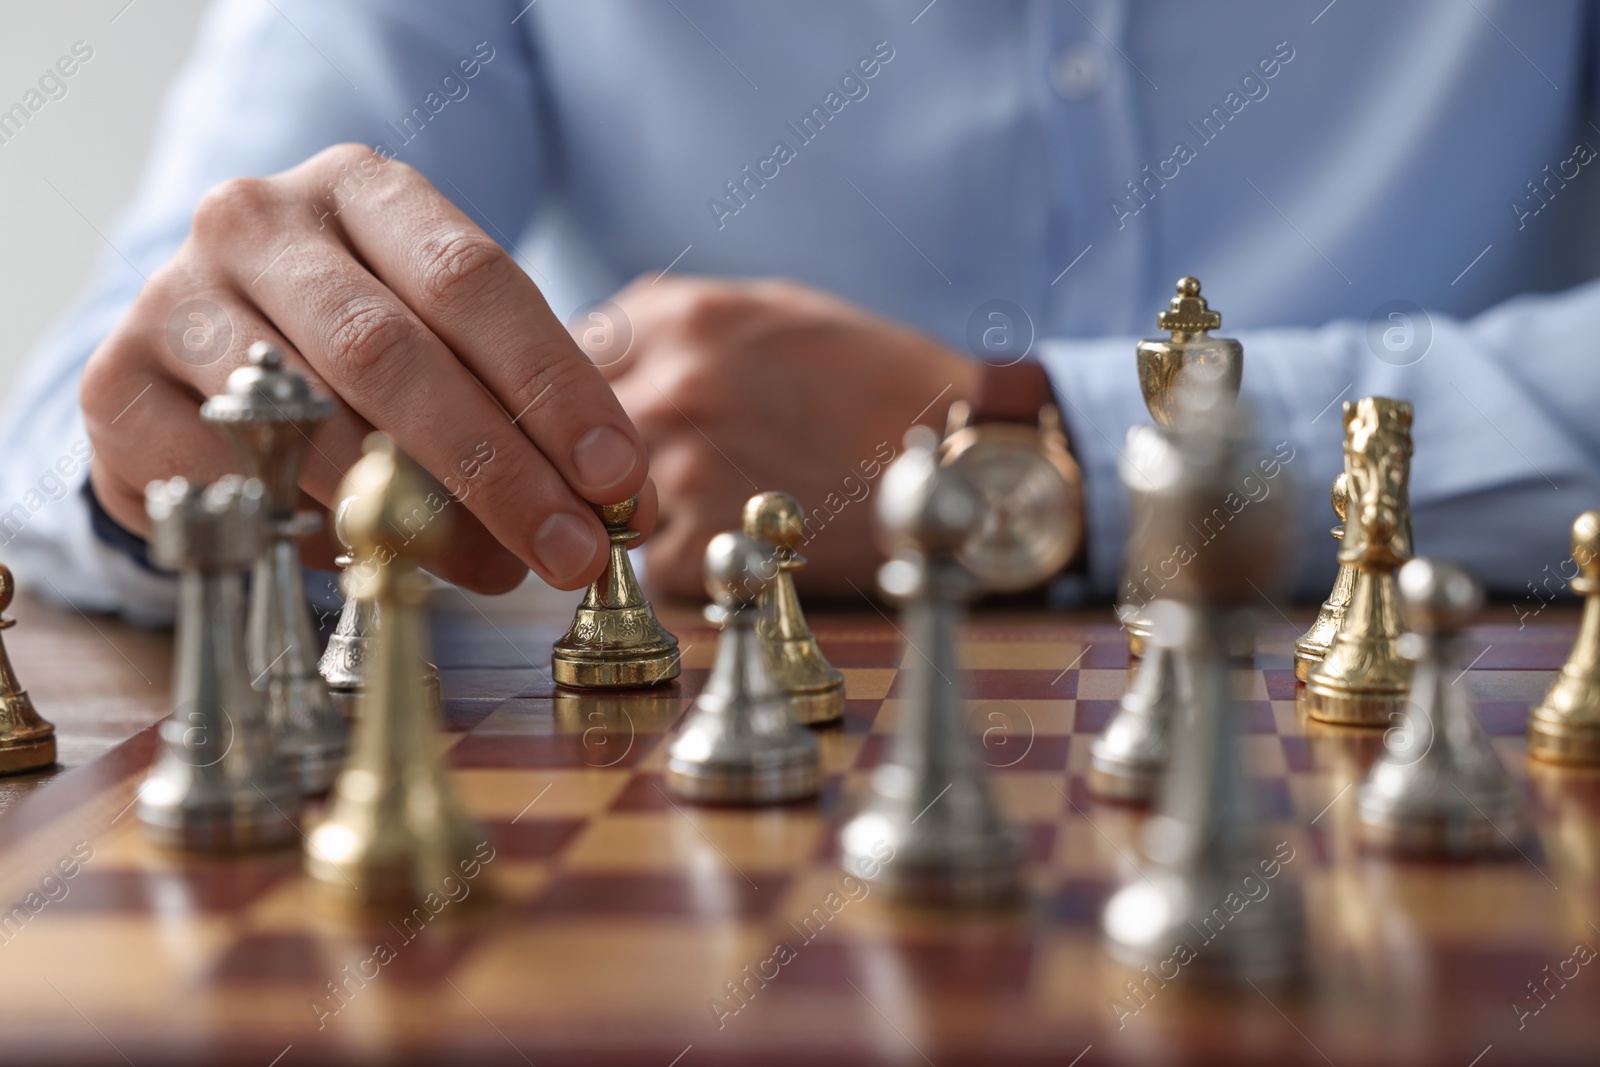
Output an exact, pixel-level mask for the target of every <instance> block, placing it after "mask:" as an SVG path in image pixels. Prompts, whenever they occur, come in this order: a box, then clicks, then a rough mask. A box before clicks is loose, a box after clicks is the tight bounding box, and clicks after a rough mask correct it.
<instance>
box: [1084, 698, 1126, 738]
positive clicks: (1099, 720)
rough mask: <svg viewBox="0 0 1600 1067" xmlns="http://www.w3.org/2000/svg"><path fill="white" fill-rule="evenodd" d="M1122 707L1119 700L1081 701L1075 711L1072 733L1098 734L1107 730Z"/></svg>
mask: <svg viewBox="0 0 1600 1067" xmlns="http://www.w3.org/2000/svg"><path fill="white" fill-rule="evenodd" d="M1119 707H1121V701H1117V700H1080V701H1078V705H1077V707H1076V708H1074V709H1073V719H1072V732H1073V733H1075V734H1098V733H1100V732H1101V731H1102V730H1104V729H1105V728H1106V724H1107V723H1109V722H1110V721H1111V717H1112V716H1113V715H1115V714H1116V713H1117V709H1118V708H1119Z"/></svg>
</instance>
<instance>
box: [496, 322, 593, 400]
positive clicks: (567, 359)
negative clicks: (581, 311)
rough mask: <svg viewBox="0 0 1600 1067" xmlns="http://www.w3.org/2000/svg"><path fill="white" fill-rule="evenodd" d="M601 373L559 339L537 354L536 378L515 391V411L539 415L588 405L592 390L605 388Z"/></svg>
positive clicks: (535, 353)
mask: <svg viewBox="0 0 1600 1067" xmlns="http://www.w3.org/2000/svg"><path fill="white" fill-rule="evenodd" d="M599 375H600V372H599V371H598V370H596V369H595V367H594V365H593V364H592V363H590V362H589V361H588V360H586V359H584V358H583V357H582V356H580V355H578V354H577V353H576V352H575V351H574V350H573V348H572V345H571V343H570V342H567V341H564V340H562V339H560V338H557V339H556V340H555V341H554V342H553V343H550V344H546V345H541V346H540V347H539V348H538V349H536V350H535V352H534V354H533V374H532V376H531V377H530V378H529V379H528V381H527V383H526V384H525V385H523V386H521V387H520V388H518V389H516V390H514V394H513V396H512V398H511V399H512V401H513V402H514V403H515V404H516V405H517V407H516V409H515V410H518V411H522V412H524V413H525V414H530V415H531V414H536V413H538V412H540V411H543V410H546V409H548V408H551V407H552V406H555V405H561V404H568V403H573V402H578V403H588V402H589V401H587V400H585V399H584V397H585V396H587V395H589V394H590V390H591V389H595V388H603V387H604V386H603V383H602V382H601V381H599Z"/></svg>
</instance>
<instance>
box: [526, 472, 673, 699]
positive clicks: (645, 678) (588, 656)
mask: <svg viewBox="0 0 1600 1067" xmlns="http://www.w3.org/2000/svg"><path fill="white" fill-rule="evenodd" d="M638 507H639V498H638V497H632V498H631V499H628V500H624V501H623V502H622V503H620V504H604V505H600V506H598V507H597V508H596V510H597V511H599V513H600V521H601V522H603V523H605V527H606V536H607V537H609V538H610V540H611V562H610V564H609V565H608V566H607V567H606V569H605V570H604V571H603V572H602V573H601V575H600V577H598V578H596V579H595V581H594V584H593V585H591V586H589V590H588V592H586V593H585V594H584V596H583V603H581V604H579V605H578V610H577V613H576V614H575V615H574V616H573V619H572V625H571V626H570V627H569V628H568V629H567V632H566V635H565V636H564V637H562V638H561V640H559V641H557V642H556V644H555V649H554V651H553V652H552V654H551V657H550V666H551V669H552V673H553V674H554V675H555V680H556V682H557V684H559V685H566V686H572V687H573V688H576V689H632V688H635V687H638V686H643V685H657V684H659V683H661V682H670V681H671V680H672V679H674V678H676V677H677V676H678V639H677V638H676V637H674V636H672V635H671V634H670V633H668V632H667V630H666V628H665V627H664V626H662V625H661V623H660V622H658V621H657V620H656V613H655V612H654V611H653V610H652V609H651V607H650V602H649V601H647V600H646V599H645V598H644V593H643V591H642V590H640V588H639V579H638V577H637V576H636V575H635V574H634V572H633V563H632V561H630V560H629V559H628V545H629V544H631V543H632V542H634V541H637V540H638V539H639V533H638V531H637V530H630V529H629V528H628V523H629V522H631V521H632V520H633V513H634V511H636V510H637V509H638Z"/></svg>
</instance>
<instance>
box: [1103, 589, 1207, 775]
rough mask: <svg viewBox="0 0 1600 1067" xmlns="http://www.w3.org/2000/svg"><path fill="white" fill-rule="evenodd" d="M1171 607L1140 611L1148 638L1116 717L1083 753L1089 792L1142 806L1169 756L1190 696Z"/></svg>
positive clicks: (1167, 603) (1159, 602)
mask: <svg viewBox="0 0 1600 1067" xmlns="http://www.w3.org/2000/svg"><path fill="white" fill-rule="evenodd" d="M1174 607H1175V604H1174V602H1173V601H1170V600H1157V601H1155V602H1154V603H1152V604H1150V605H1149V606H1148V607H1147V608H1146V610H1145V617H1146V618H1148V619H1149V620H1150V636H1149V638H1148V640H1147V642H1146V644H1145V654H1144V658H1142V659H1141V660H1140V661H1139V667H1138V670H1137V673H1136V674H1135V675H1134V677H1133V683H1132V684H1131V685H1130V686H1129V687H1128V692H1127V693H1126V694H1124V695H1123V697H1122V702H1121V704H1120V705H1119V706H1118V708H1117V713H1116V714H1115V715H1113V716H1112V717H1111V721H1110V722H1108V723H1106V726H1105V729H1104V730H1102V731H1101V733H1100V736H1099V737H1097V738H1095V740H1094V744H1093V745H1092V746H1090V749H1089V774H1088V785H1089V790H1090V791H1091V792H1093V793H1094V794H1095V795H1096V796H1099V797H1103V798H1104V799H1107V800H1118V801H1124V802H1126V803H1131V804H1148V803H1150V802H1151V801H1152V800H1154V799H1155V796H1156V790H1157V788H1158V786H1159V785H1160V783H1161V778H1162V775H1163V774H1164V773H1165V771H1166V769H1167V764H1168V761H1169V760H1170V759H1171V758H1172V731H1173V727H1174V725H1175V724H1176V721H1177V719H1178V717H1179V715H1180V714H1181V713H1182V709H1183V708H1184V707H1185V706H1187V704H1188V702H1189V700H1190V699H1192V698H1191V694H1190V686H1189V678H1188V664H1187V660H1186V659H1185V652H1186V650H1185V649H1184V647H1183V646H1182V644H1180V643H1179V642H1178V641H1176V640H1174V638H1173V636H1172V630H1173V629H1174V625H1175V623H1176V622H1178V620H1174V619H1173V618H1172V617H1171V613H1172V611H1173V608H1174Z"/></svg>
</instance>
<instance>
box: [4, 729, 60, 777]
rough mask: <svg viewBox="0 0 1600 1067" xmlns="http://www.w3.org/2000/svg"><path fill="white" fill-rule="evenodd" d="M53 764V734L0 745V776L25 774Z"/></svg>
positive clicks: (54, 759) (54, 757)
mask: <svg viewBox="0 0 1600 1067" xmlns="http://www.w3.org/2000/svg"><path fill="white" fill-rule="evenodd" d="M55 762H56V739H55V735H54V734H52V735H50V736H49V737H43V738H38V739H36V740H33V741H14V742H12V743H10V744H0V774H26V773H28V772H29V771H38V770H43V769H44V768H46V767H51V766H54V765H55Z"/></svg>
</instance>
